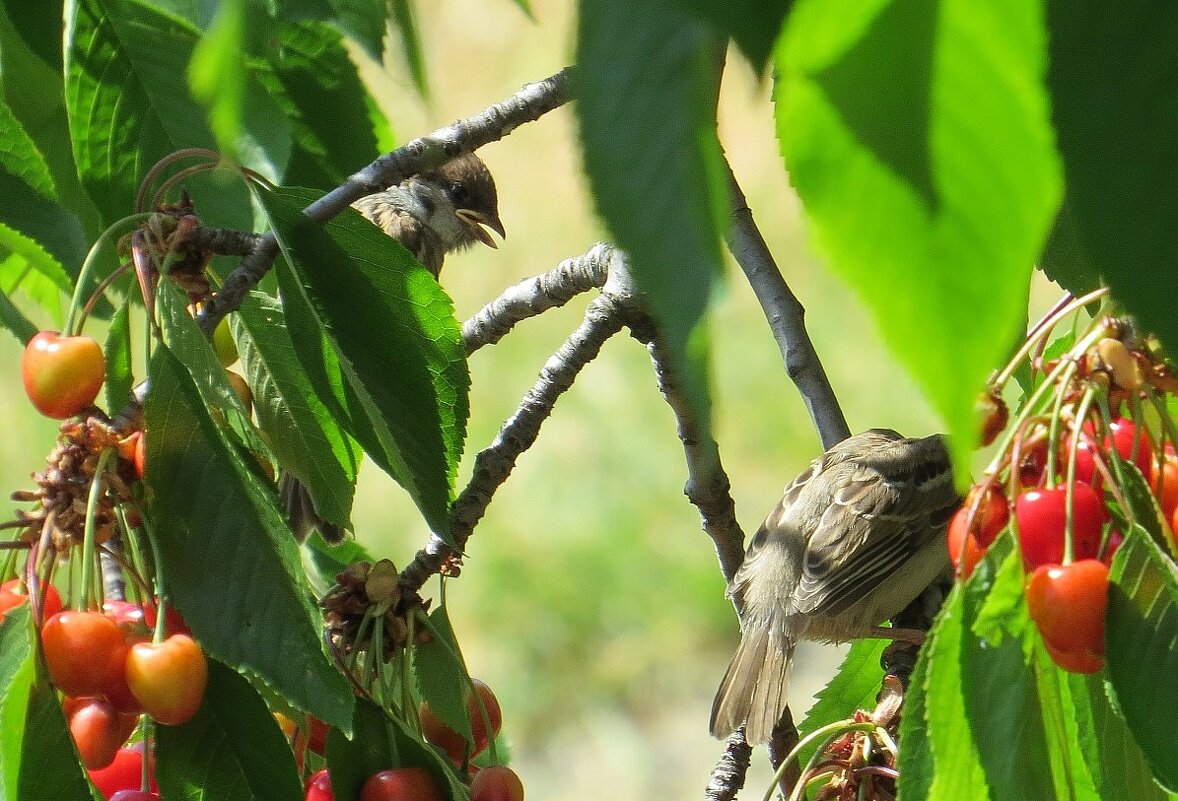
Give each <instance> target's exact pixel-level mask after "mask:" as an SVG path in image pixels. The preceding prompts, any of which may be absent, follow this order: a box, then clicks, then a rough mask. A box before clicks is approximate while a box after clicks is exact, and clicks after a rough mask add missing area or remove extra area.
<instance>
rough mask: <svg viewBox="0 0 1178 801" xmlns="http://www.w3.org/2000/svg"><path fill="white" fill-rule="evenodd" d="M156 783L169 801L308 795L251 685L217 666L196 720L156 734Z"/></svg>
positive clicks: (283, 800)
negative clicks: (196, 797)
mask: <svg viewBox="0 0 1178 801" xmlns="http://www.w3.org/2000/svg"><path fill="white" fill-rule="evenodd" d="M156 738H157V746H156V752H155V772H156V781H157V782H159V786H160V791H161V792H162V793H163V795H164V796H165V797H170V798H189V797H191V796H192V794H193V793H194V792H199V797H200V798H201V799H203V801H288V800H289V799H293V798H298V797H300V795H301V793H302V782H301V781H300V780H299V772H298V768H297V767H296V765H295V757H294V753H293V752H292V751H291V749H290V744H289V743H288V742H287V740H286V736H285V735H284V734H283V733H282V730H281V729H280V728H278V722H277V721H276V720H275V719H274V716H273V715H272V714H271V713H270V710H269V709H267V708H266V704H265V702H264V701H263V700H262V697H261V696H260V695H259V694H258V692H257V690H255V689H254V688H253V687H252V686H251V685H250V683H249V682H248V681H247V680H246V679H245V678H243V677H242V676H240V675H238V674H237V673H236V672H235V671H233V670H232V669H230V668H228V667H226V666H225V665H222V664H221V663H220V662H217V661H216V660H210V661H209V683H208V687H207V689H206V690H205V696H204V700H203V702H202V703H201V707H200V709H199V710H198V711H197V713H196V716H195V717H193V718H192V720H190V721H188V722H187V723H184V724H182V725H180V726H160V727H158V728H157V729H156Z"/></svg>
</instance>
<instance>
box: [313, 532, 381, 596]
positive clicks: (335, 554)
mask: <svg viewBox="0 0 1178 801" xmlns="http://www.w3.org/2000/svg"><path fill="white" fill-rule="evenodd" d="M303 545H305V546H306V548H305V549H304V551H305V552H306V554H307V556H308V558H309V560H310V562H311V566H312V567H313V568H314V569H315V572H316V573H318V574H319V578H320V580H321V582H322V583H323V584H324V585H326V586H328V587H330V586H331V585H332V584H335V580H336V577H337V576H338V575H339V574H340V573H342V572H343V571H344V568H346V567H347V566H348V565H351V564H353V563H355V562H368V563H370V564H371V563H372V562H375V561H376V559H375V558H374V557H373V556H372V554H370V553H369V552H368V551H367V550H366V549H365V548H364V546H363V545H361V544H360V543H358V542H356V541H355V540H344V541H343V542H341V543H340V544H339V545H328V544H327V542H326V541H324V539H323V537H321V536H320V535H319V532H315V533H314V534H312V535H311V536H310V537H308V538H307V541H306V542H304V543H303Z"/></svg>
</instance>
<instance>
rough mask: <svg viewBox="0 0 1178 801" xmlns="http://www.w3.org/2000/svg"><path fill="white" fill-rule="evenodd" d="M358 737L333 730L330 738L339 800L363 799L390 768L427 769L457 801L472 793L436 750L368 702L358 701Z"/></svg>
mask: <svg viewBox="0 0 1178 801" xmlns="http://www.w3.org/2000/svg"><path fill="white" fill-rule="evenodd" d="M353 730H354V732H355V733H354V735H353V736H352V739H351V740H349V739H348V738H346V737H345V736H344V735H343V734H342V733H341V732H339V731H337V730H335V729H332V730H331V731H329V732H328V734H327V769H328V771H330V773H331V787H332V791H333V793H334V795H335V797H336V798H359V797H360V790H361V788H362V787H363V786H364V782H365V781H367V780H368V777H370V776H372V775H373V774H376V773H379V772H380V771H382V770H387V769H389V768H425V769H426V770H428V771H430V773H432V774H433V775H434V779H435V780H437V782H438V783H439V785H440V786H442V787H448V788H449V791H450V792H449V793H448V797H449V798H451V799H453V801H466V799H468V798H469V797H470V794H469V791H468V790H467V788H466V785H464V784H463V783H462V782H460V781H459V780H458V777H457V776H455V774H454V771H453V770H452V769H451V768H450V767H449V766H448V765H447V764H446V763H445V762H444V761H443V760H442V757H441V756H439V755H438V753H437V752H436V751H434V749H433V748H431V747H430V746H428V745H426V744H425V742H424V741H422V740H421V739H419V738H418V737H416V736H415V735H413V734H410V732H409V731H408V729H406V728H405V725H404V724H403V723H401V722H400V721H399V720H396V719H394V718H392V717H390V716H389V714H388V713H387V712H386V711H385V710H383V709H381V708H380V707H378V706H377V705H376V704H374V703H372V702H371V701H368V700H366V699H359V700H357V701H356V713H355V718H354V720H353Z"/></svg>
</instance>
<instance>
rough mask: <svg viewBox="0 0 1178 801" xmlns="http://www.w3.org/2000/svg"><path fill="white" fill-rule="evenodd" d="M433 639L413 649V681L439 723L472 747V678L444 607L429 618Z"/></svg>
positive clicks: (440, 607) (432, 613)
mask: <svg viewBox="0 0 1178 801" xmlns="http://www.w3.org/2000/svg"><path fill="white" fill-rule="evenodd" d="M429 622H430V625H429V629H430V631H431V632H433V633H434V638H433V639H432V640H431V641H430V642H427V643H424V644H421V645H416V646H414V648H413V651H412V654H413V677H414V678H415V679H416V680H417V689H418V692H420V693H421V698H422V700H423V701H425V702H426V703H428V704H429V705H430V709H431V710H433V712H434V714H435V715H437V716H438V719H439V720H440V721H442V722H443V723H445V724H446V725H447V726H449V727H450V728H451V729H453V730H454V731H456V732H458V733H459V734H461V735H462V736H463V737H465V738H466V740H467V742H469V743H472V744H473V737H474V735H473V734H472V732H471V726H470V709H469V707H468V706H467V703H466V702H467V699H468V698H469V697H470V676H469V675H468V674H467V672H466V664H465V663H464V662H463V660H462V652H461V651H460V650H459V649H458V641H457V640H456V639H455V637H454V628H453V627H452V626H451V625H450V618H449V616H448V615H447V613H446V607H445V606H439V607H438V608H437V609H435V610H434V611H433V612H431V613H430V615H429Z"/></svg>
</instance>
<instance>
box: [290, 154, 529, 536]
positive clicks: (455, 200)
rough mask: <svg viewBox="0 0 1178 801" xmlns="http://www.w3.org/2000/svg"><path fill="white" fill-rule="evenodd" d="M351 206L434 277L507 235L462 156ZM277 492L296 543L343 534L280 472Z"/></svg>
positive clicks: (473, 159)
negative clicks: (458, 254)
mask: <svg viewBox="0 0 1178 801" xmlns="http://www.w3.org/2000/svg"><path fill="white" fill-rule="evenodd" d="M352 205H353V207H354V208H355V209H356V210H357V211H359V212H360V213H361V214H363V215H364V216H365V217H367V218H368V219H369V220H370V221H372V222H373V223H375V224H376V225H378V226H379V227H380V229H381V230H382V231H384V232H385V233H386V234H388V235H389V236H391V237H392V238H393V239H396V240H397V241H398V242H400V243H401V244H402V245H404V246H405V247H406V248H407V249H408V250H409V252H410V253H412V254H413V256H414V257H415V258H416V259H417V260H418V261H419V262H420V263H421V264H422V266H424V267H425V268H426V269H427V270H429V271H430V272H431V273H433V275H434V277H435V278H437V277H438V274H439V273H441V271H442V262H443V261H444V260H445V258H446V254H447V253H452V252H454V251H458V250H463V249H465V248H468V247H470V246H471V245H473V244H475V243H476V242H482V243H483V244H484V245H488V246H490V247H498V245H496V244H495V240H494V239H492V238H491V235H490V234H489V233H487V231H486V229H485V228H484V227H483V226H486V228H490V229H491V230H492V231H494V232H495V233H497V234H499V236H501V237H505V236H506V235H507V234H506V232H505V231H504V229H503V223H502V222H500V221H499V196H498V193H497V192H496V190H495V179H494V178H493V177H491V172H490V170H488V169H487V165H486V164H484V163H483V161H482V159H480V158H479V157H478V156H476V155H475V154H474V153H466V154H464V155H461V156H458V157H457V158H454V159H451V160H450V161H448V162H446V163H445V164H443V165H442V166H441V167H439V168H438V169H436V170H433V171H432V172H424V173H421V174H419V175H413V176H410V177H409V178H407V179H406V180H404V181H402V182H401V183H400V184H399V185H397V186H393V187H390V188H388V189H386V190H385V191H383V192H377V193H376V194H374V195H368V196H367V197H362V198H360V199H359V200H357V201H356V202H355V203H353V204H352ZM278 491H279V495H280V497H281V500H282V503H283V506H284V507H285V509H286V514H287V520H288V521H289V523H290V526H291V530H292V531H294V534H295V537H296V538H297V539H298V541H299V542H302V541H303V540H305V539H306V538H307V537H308V536H309V535H310V533H311V531H313V530H315V529H318V530H319V533H320V534H322V535H323V538H324V539H325V540H327V541H328V542H330V543H336V542H340V541H341V540H342V539H343V537H344V532H343V531H342V530H341V529H340V528H339V527H338V526H336V525H334V524H332V523H329V522H327V521H325V520H323V519H322V518H321V517H320V516H319V515H318V514H317V513H316V511H315V505H314V503H313V502H312V500H311V496H310V494H309V493H308V491H307V488H306V487H305V486H304V485H303V484H302V483H301V482H299V481H298V480H297V479H296V478H295V477H294V476H292V475H290V474H289V473H286V472H283V473H282V475H281V476H280V477H279V479H278Z"/></svg>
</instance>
